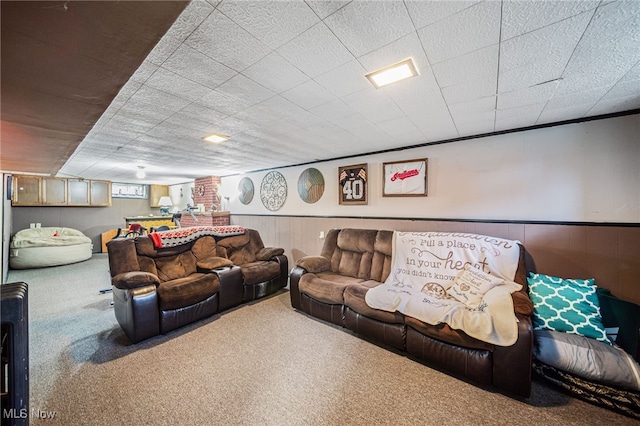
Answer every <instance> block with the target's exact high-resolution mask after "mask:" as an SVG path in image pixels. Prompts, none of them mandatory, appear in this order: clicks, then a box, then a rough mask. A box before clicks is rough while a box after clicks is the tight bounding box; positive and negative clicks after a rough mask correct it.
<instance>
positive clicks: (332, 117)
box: [310, 99, 356, 123]
mask: <svg viewBox="0 0 640 426" xmlns="http://www.w3.org/2000/svg"><path fill="white" fill-rule="evenodd" d="M310 112H311V113H313V114H315V115H317V116H318V117H321V118H324V119H325V120H327V121H330V122H332V123H337V122H340V121H341V120H343V119H344V117H348V116H350V115H353V114H356V110H355V109H353V107H352V106H350V105H348V104H346V103H345V102H344V101H343V100H342V99H334V100H332V101H330V102H327V103H326V104H322V105H320V106H317V107H315V108H312V109H311V110H310Z"/></svg>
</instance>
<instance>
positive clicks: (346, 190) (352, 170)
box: [338, 163, 369, 204]
mask: <svg viewBox="0 0 640 426" xmlns="http://www.w3.org/2000/svg"><path fill="white" fill-rule="evenodd" d="M368 179H369V178H368V175H367V164H366V163H365V164H355V165H353V166H345V167H338V197H339V202H340V204H367V194H368V192H369V189H368Z"/></svg>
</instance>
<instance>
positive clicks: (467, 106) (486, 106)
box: [449, 97, 496, 124]
mask: <svg viewBox="0 0 640 426" xmlns="http://www.w3.org/2000/svg"><path fill="white" fill-rule="evenodd" d="M495 108H496V100H495V98H494V97H488V98H482V99H478V100H474V101H471V102H465V103H461V104H455V105H450V106H449V110H450V111H451V115H453V118H454V120H455V121H456V122H457V120H458V118H460V117H466V116H473V115H478V114H484V113H487V112H490V113H491V114H493V112H494V110H495ZM492 124H493V123H492Z"/></svg>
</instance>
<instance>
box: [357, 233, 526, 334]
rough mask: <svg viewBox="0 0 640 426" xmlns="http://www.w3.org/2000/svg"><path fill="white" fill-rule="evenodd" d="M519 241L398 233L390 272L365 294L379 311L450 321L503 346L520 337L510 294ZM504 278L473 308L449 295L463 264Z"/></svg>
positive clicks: (514, 286)
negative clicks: (380, 282) (383, 280)
mask: <svg viewBox="0 0 640 426" xmlns="http://www.w3.org/2000/svg"><path fill="white" fill-rule="evenodd" d="M519 257H520V248H519V246H518V241H512V240H504V239H501V238H495V237H488V236H485V235H477V234H466V233H446V232H394V237H393V255H392V260H391V273H390V274H389V277H388V278H387V280H386V281H385V282H384V284H382V285H380V286H378V287H375V288H372V289H371V290H369V291H368V292H367V294H366V296H365V300H366V302H367V305H369V306H370V307H372V308H375V309H381V310H384V311H389V312H395V311H399V312H402V313H403V314H405V315H408V316H411V317H414V318H416V319H419V320H420V321H423V322H425V323H428V324H432V325H435V324H438V323H447V324H449V326H450V327H451V328H454V329H459V330H462V331H464V332H465V333H467V334H468V335H469V336H471V337H474V338H476V339H479V340H483V341H485V342H488V343H492V344H495V345H500V346H510V345H512V344H514V343H515V342H516V340H517V339H518V324H517V319H516V316H515V313H514V310H513V301H512V299H511V293H512V292H513V291H517V290H520V289H521V288H522V286H521V285H520V284H517V283H515V282H513V279H514V277H515V274H516V270H517V269H518V259H519ZM467 264H468V265H470V266H473V267H475V268H477V269H480V270H482V271H484V272H486V273H488V274H491V275H493V276H496V277H500V278H502V279H504V280H505V284H503V285H498V286H497V287H494V288H492V289H491V290H489V291H488V292H487V293H486V294H485V295H484V298H483V302H482V303H481V304H480V306H478V307H477V308H475V309H471V308H469V307H467V306H466V305H465V304H463V303H461V302H458V301H457V300H455V299H453V298H451V297H450V296H449V295H448V294H447V289H449V288H450V287H451V286H452V285H453V284H454V280H455V278H456V276H457V275H458V274H459V273H460V271H462V270H463V269H464V267H465V265H467Z"/></svg>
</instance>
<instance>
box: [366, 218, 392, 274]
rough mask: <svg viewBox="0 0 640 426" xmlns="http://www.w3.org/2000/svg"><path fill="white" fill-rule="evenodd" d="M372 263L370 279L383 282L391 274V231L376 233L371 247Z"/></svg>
mask: <svg viewBox="0 0 640 426" xmlns="http://www.w3.org/2000/svg"><path fill="white" fill-rule="evenodd" d="M373 248H374V252H373V262H372V263H371V279H372V280H375V281H379V282H385V281H386V279H387V277H388V276H389V274H390V273H391V252H392V248H393V231H378V234H377V235H376V242H375V244H374V246H373Z"/></svg>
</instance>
